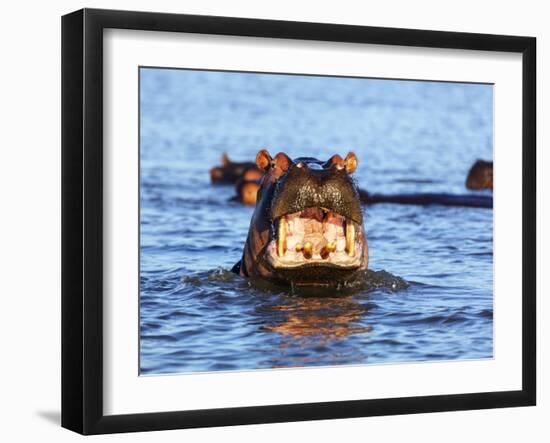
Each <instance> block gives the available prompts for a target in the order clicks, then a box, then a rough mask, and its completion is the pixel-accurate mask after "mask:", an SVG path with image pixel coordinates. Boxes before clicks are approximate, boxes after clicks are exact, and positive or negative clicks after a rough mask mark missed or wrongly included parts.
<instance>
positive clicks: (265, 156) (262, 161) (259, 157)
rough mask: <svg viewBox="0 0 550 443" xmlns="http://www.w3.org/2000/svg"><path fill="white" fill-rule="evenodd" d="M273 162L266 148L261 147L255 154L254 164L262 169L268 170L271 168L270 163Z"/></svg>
mask: <svg viewBox="0 0 550 443" xmlns="http://www.w3.org/2000/svg"><path fill="white" fill-rule="evenodd" d="M272 163H273V159H272V158H271V155H269V152H267V149H262V150H261V151H260V152H258V154H256V166H258V168H260V169H261V170H262V171H266V172H267V171H268V170H269V168H271V165H272Z"/></svg>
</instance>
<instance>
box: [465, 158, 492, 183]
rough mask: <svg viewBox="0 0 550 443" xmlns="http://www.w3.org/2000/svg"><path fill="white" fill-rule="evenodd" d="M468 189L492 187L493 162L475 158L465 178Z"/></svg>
mask: <svg viewBox="0 0 550 443" xmlns="http://www.w3.org/2000/svg"><path fill="white" fill-rule="evenodd" d="M466 187H467V188H468V189H493V162H488V161H485V160H477V161H476V162H475V163H474V164H473V166H472V167H471V168H470V172H469V173H468V177H467V178H466Z"/></svg>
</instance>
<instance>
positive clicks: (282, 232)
mask: <svg viewBox="0 0 550 443" xmlns="http://www.w3.org/2000/svg"><path fill="white" fill-rule="evenodd" d="M286 228H287V226H286V218H285V217H281V220H279V229H278V232H277V254H279V257H282V256H283V255H285V252H286Z"/></svg>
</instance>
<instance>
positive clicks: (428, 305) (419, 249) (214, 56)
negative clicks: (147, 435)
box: [62, 9, 536, 434]
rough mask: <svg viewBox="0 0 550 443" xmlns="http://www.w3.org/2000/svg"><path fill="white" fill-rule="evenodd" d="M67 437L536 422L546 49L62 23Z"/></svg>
mask: <svg viewBox="0 0 550 443" xmlns="http://www.w3.org/2000/svg"><path fill="white" fill-rule="evenodd" d="M62 58H63V66H62V77H63V78H62V109H63V111H62V121H63V128H62V145H63V146H62V162H63V164H62V172H63V179H62V186H63V195H62V198H63V208H62V222H63V226H62V241H63V245H62V251H63V263H62V269H63V277H62V278H63V291H62V359H63V360H62V425H63V426H64V427H66V428H69V429H72V430H74V431H77V432H80V433H83V434H99V433H113V432H128V431H145V430H159V429H176V428H190V427H204V426H227V425H237V424H250V423H268V422H282V421H298V420H316V419H328V418H345V417H360V416H375V415H388V414H410V413H421V412H433V411H452V410H464V409H482V408H497V407H512V406H528V405H534V404H535V398H536V395H535V392H536V374H535V367H536V364H535V363H536V356H535V349H536V342H535V331H536V325H535V305H536V303H535V300H536V289H535V288H536V285H535V282H536V278H535V257H536V248H535V246H536V233H535V232H536V217H535V203H536V185H535V169H536V167H535V166H536V158H535V130H536V127H535V109H536V107H535V72H536V70H535V60H536V41H535V39H534V38H532V37H516V36H499V35H484V34H466V33H453V32H436V31H421V30H410V29H389V28H375V27H362V26H349V25H339V24H338V25H337V24H319V23H299V22H283V21H271V20H256V19H243V18H228V17H208V16H191V15H176V14H159V13H148V12H125V11H108V10H91V9H84V10H80V11H77V12H74V13H72V14H68V15H66V16H64V17H63V20H62Z"/></svg>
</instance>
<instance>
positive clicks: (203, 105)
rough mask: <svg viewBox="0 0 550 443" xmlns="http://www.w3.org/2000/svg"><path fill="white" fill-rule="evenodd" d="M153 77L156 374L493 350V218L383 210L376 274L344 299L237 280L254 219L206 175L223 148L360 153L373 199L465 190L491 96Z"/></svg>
mask: <svg viewBox="0 0 550 443" xmlns="http://www.w3.org/2000/svg"><path fill="white" fill-rule="evenodd" d="M141 75H142V78H141V80H142V81H141V87H142V90H141V111H142V115H141V134H140V140H141V159H140V163H141V190H140V198H141V213H140V217H141V218H140V220H141V230H140V233H141V263H140V266H141V275H140V336H141V340H140V367H141V373H142V374H165V373H185V372H194V371H225V370H243V369H254V368H276V367H296V366H332V365H348V364H373V363H390V362H402V361H427V360H449V359H464V358H490V357H492V355H493V288H492V284H493V273H492V266H493V231H492V223H493V214H492V210H486V209H482V210H479V209H473V208H448V207H438V206H432V207H417V206H399V205H385V204H380V205H375V206H372V207H369V208H368V209H366V214H365V228H366V232H367V236H368V239H369V251H370V260H369V262H370V263H369V266H370V267H371V268H372V269H374V270H375V271H368V272H367V273H366V274H365V278H364V279H363V280H362V282H361V284H358V285H356V286H354V287H351V288H347V289H346V290H345V291H344V290H340V291H336V292H334V291H333V292H328V293H326V292H323V291H320V290H317V289H313V290H306V289H303V288H290V289H289V288H281V287H278V286H274V285H271V284H269V283H266V282H262V281H252V280H247V279H243V278H241V277H239V276H237V275H235V274H233V273H231V272H229V269H231V267H232V266H233V264H234V263H235V262H236V261H237V260H238V259H239V258H240V256H241V254H242V247H243V244H244V240H245V238H246V233H247V230H248V226H249V223H250V217H251V215H252V209H251V208H249V207H243V206H241V205H239V204H236V203H231V202H229V201H228V200H229V198H230V197H231V196H232V195H233V192H234V191H233V190H232V189H231V188H230V187H220V186H218V187H214V186H212V185H211V184H210V182H209V176H208V169H209V168H210V167H211V166H212V165H214V164H217V163H218V162H219V158H220V156H221V153H222V152H223V151H226V150H227V151H229V153H230V154H231V157H232V158H235V159H242V160H247V159H253V158H254V156H255V154H256V152H257V150H258V149H259V148H260V147H264V146H267V147H268V148H269V149H270V150H272V151H273V152H277V151H279V150H285V151H286V152H288V153H289V155H291V156H294V157H295V156H299V155H305V156H317V157H321V158H328V157H329V156H330V155H332V154H334V153H339V154H341V155H343V154H345V153H347V152H348V151H349V150H354V151H355V152H356V154H357V155H358V158H359V168H358V171H357V172H356V174H355V176H356V179H357V181H358V184H359V185H360V186H361V187H362V188H365V189H368V190H369V191H371V192H380V193H385V194H388V193H403V192H451V193H459V192H463V191H464V179H465V177H466V174H467V172H468V169H469V167H470V166H471V164H472V163H473V161H474V160H475V159H476V158H485V159H491V158H492V87H490V86H482V85H472V84H468V85H461V84H442V83H430V82H399V81H382V80H361V79H323V78H316V77H304V78H302V77H285V76H260V75H242V74H229V73H225V74H222V73H201V72H194V71H177V70H170V71H163V70H152V69H146V70H142V74H141ZM334 80H336V81H334Z"/></svg>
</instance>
